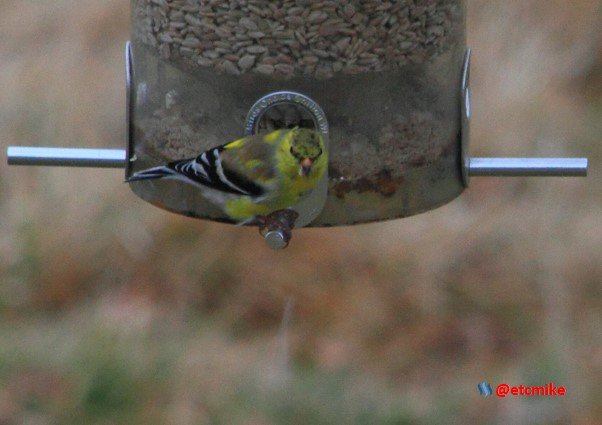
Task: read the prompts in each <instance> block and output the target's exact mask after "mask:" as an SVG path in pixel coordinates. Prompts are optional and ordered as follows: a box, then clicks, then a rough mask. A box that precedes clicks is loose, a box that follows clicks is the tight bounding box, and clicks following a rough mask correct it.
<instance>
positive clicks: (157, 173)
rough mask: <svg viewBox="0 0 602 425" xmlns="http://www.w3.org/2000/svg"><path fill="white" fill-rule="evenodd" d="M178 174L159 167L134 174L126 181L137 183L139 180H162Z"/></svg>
mask: <svg viewBox="0 0 602 425" xmlns="http://www.w3.org/2000/svg"><path fill="white" fill-rule="evenodd" d="M176 176H177V173H176V172H175V171H174V170H172V169H171V168H168V167H165V166H159V167H154V168H149V169H147V170H142V171H138V172H137V173H134V174H132V175H131V176H130V177H129V178H127V179H126V180H125V181H126V183H130V182H135V181H139V180H154V179H162V178H165V177H176Z"/></svg>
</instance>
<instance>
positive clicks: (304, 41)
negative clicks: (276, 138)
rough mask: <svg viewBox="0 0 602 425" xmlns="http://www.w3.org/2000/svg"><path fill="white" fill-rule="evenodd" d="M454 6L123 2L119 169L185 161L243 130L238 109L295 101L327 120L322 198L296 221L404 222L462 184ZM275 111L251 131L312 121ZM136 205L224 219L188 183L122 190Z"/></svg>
mask: <svg viewBox="0 0 602 425" xmlns="http://www.w3.org/2000/svg"><path fill="white" fill-rule="evenodd" d="M464 26H465V12H464V2H463V1H462V0H434V1H430V2H416V1H409V0H407V1H406V0H399V1H392V2H382V1H345V0H342V1H336V2H335V1H326V0H322V1H316V0H313V1H312V0H296V1H293V0H280V1H261V0H255V1H243V0H240V1H237V0H231V1H227V2H223V1H200V0H186V1H185V0H173V1H168V0H132V31H133V34H132V55H133V82H132V90H133V96H132V123H133V128H132V136H133V137H132V139H133V140H132V143H133V145H132V146H131V147H130V155H135V158H136V160H135V161H134V162H133V163H132V164H131V167H129V169H128V173H132V172H135V171H139V170H142V169H144V168H147V167H150V166H154V165H158V164H163V163H165V162H167V161H172V160H176V159H183V158H189V157H194V156H196V155H198V154H199V153H200V152H201V151H203V150H206V149H208V148H211V147H213V146H216V145H220V144H223V143H226V142H228V141H231V140H235V139H237V138H239V137H241V136H243V135H244V134H245V128H246V127H247V125H248V123H247V115H248V113H249V109H250V108H251V107H252V106H253V105H254V104H255V103H256V102H257V100H259V99H261V98H262V97H264V96H266V95H268V94H270V93H274V92H279V91H294V92H298V93H302V94H304V95H306V96H308V97H309V98H311V99H312V100H314V101H315V102H316V103H317V104H319V106H320V107H321V109H322V110H323V111H324V113H325V115H326V117H327V120H328V124H329V130H330V135H329V140H330V164H329V179H328V182H327V183H328V195H327V198H326V202H325V204H324V207H323V210H322V212H321V213H320V214H319V215H318V217H317V218H316V219H315V220H313V222H312V223H311V224H310V226H328V225H344V224H353V223H360V222H368V221H376V220H385V219H391V218H397V217H405V216H410V215H413V214H417V213H420V212H422V211H426V210H430V209H433V208H435V207H438V206H440V205H442V204H445V203H447V202H449V201H451V200H452V199H454V198H455V197H457V196H458V195H459V194H460V193H461V192H462V190H463V188H464V187H463V184H462V178H461V167H460V140H459V135H460V122H461V119H460V92H461V91H460V87H461V77H462V64H463V57H464V53H465V50H466V44H465V35H464ZM314 124H315V123H314V121H312V119H311V117H310V116H307V114H306V111H303V110H300V109H299V108H295V107H291V106H290V105H288V106H287V105H279V106H275V107H274V108H273V109H272V110H270V111H269V112H268V113H266V114H265V118H264V119H263V121H262V123H260V125H259V131H268V130H270V129H272V128H281V127H291V126H295V125H301V126H311V125H314ZM132 189H133V190H134V192H135V193H136V194H138V195H139V196H140V197H142V198H143V199H146V200H147V201H149V202H151V203H153V204H155V205H157V206H160V207H162V208H165V209H168V210H171V211H174V212H178V213H180V214H185V215H189V216H193V217H199V218H209V219H214V220H224V221H227V217H226V216H225V215H224V213H223V212H222V211H220V210H219V209H218V208H216V207H215V206H213V205H212V204H211V202H210V201H208V200H207V199H205V198H204V197H203V195H202V194H201V193H200V192H199V191H198V190H197V189H196V188H194V187H192V186H187V185H185V184H181V183H178V182H175V181H148V182H140V183H137V184H135V185H132Z"/></svg>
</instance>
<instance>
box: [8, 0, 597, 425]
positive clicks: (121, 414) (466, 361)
mask: <svg viewBox="0 0 602 425" xmlns="http://www.w3.org/2000/svg"><path fill="white" fill-rule="evenodd" d="M467 8H468V16H469V22H468V41H469V45H470V46H471V47H472V48H473V51H474V56H473V68H472V84H473V106H474V120H473V129H472V136H473V137H472V147H471V151H472V154H473V155H475V156H555V155H558V156H588V157H589V158H590V164H591V171H590V176H589V177H588V178H587V179H552V178H550V179H496V178H479V179H473V181H472V184H471V187H470V189H469V190H467V191H466V193H465V194H463V195H462V196H461V197H460V198H459V199H457V200H455V201H454V202H453V203H451V204H449V205H447V206H445V207H443V208H440V209H438V210H436V211H432V212H430V213H427V214H423V215H420V216H417V217H413V218H409V219H405V220H400V221H392V222H387V223H381V224H371V225H365V226H358V227H352V228H341V229H324V230H318V229H312V230H304V231H300V232H298V233H297V236H296V237H295V239H294V241H293V243H292V245H291V246H290V247H289V248H288V249H287V250H285V251H284V252H271V251H269V250H267V249H266V248H265V247H264V246H263V242H262V241H261V240H260V238H259V237H258V236H257V235H256V231H255V230H253V229H241V228H234V227H231V226H227V225H221V224H215V223H209V222H203V221H195V220H192V219H187V218H184V217H179V216H176V215H172V214H168V213H165V212H163V211H161V210H158V209H155V208H153V207H152V206H150V205H149V204H146V203H144V202H143V201H141V200H139V199H138V198H136V197H135V196H134V195H133V194H132V193H131V192H130V191H129V189H128V187H127V186H126V185H124V184H122V181H123V176H122V173H120V172H118V171H110V170H77V169H53V168H19V167H10V168H9V167H7V166H6V165H5V160H4V159H2V163H3V165H0V424H2V425H5V424H35V425H38V424H39V425H45V424H83V423H86V424H117V423H119V424H121V423H128V424H183V425H186V424H254V425H263V424H305V423H307V424H332V423H353V424H410V423H434V424H439V423H440V424H452V423H458V424H464V423H477V422H479V423H488V424H507V423H516V424H519V423H521V424H566V423H574V424H594V423H599V422H597V420H599V418H600V417H602V408H601V402H602V397H601V396H600V394H601V393H600V391H601V390H602V387H601V385H600V382H601V381H602V380H601V379H600V378H601V376H602V341H601V334H602V333H601V329H602V326H601V317H600V308H601V307H602V302H601V300H602V298H601V297H600V295H601V293H600V292H601V286H600V282H601V280H602V261H601V257H602V256H601V254H602V249H601V248H602V208H601V207H602V185H601V183H602V175H601V174H600V168H599V167H598V164H599V163H600V160H601V159H602V146H601V144H600V142H601V139H600V135H601V134H602V120H601V118H602V62H601V58H602V37H601V32H600V17H601V14H600V3H599V2H598V1H595V0H575V1H571V2H567V1H565V0H521V1H502V0H495V1H494V0H492V1H485V0H468V2H467ZM128 14H129V2H127V1H125V0H104V1H96V0H80V1H77V2H76V1H66V0H57V1H53V2H39V1H35V0H4V1H1V2H0V64H1V65H0V87H2V93H1V95H0V143H1V144H2V149H3V150H5V147H6V146H8V145H32V144H33V145H36V144H39V145H42V146H45V145H49V146H93V147H107V148H109V147H113V148H122V147H123V146H124V137H125V123H124V107H125V106H124V103H125V101H124V96H125V93H124V76H123V45H124V43H125V41H126V40H127V39H128V30H129V28H128V16H129V15H128ZM483 380H488V381H490V382H491V383H492V384H497V383H501V382H507V383H510V384H515V385H518V384H525V385H538V384H544V383H547V382H550V381H554V382H556V383H557V384H559V385H566V386H567V388H568V395H567V397H565V398H562V399H560V398H550V399H543V398H533V399H527V398H521V399H504V400H501V399H497V398H495V399H492V398H489V399H484V398H480V397H479V395H478V393H477V390H476V384H477V383H479V382H481V381H483ZM596 418H598V419H596Z"/></svg>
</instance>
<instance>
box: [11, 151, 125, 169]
mask: <svg viewBox="0 0 602 425" xmlns="http://www.w3.org/2000/svg"><path fill="white" fill-rule="evenodd" d="M6 156H7V158H8V164H9V165H56V166H61V167H99V168H125V165H126V163H127V161H126V153H125V150H123V149H82V148H42V147H26V146H10V147H9V148H8V149H7V151H6Z"/></svg>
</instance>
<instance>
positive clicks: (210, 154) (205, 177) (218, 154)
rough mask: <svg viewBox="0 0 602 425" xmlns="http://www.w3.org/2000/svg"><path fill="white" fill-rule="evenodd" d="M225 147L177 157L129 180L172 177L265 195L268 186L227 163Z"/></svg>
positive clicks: (237, 191) (236, 192) (196, 183)
mask: <svg viewBox="0 0 602 425" xmlns="http://www.w3.org/2000/svg"><path fill="white" fill-rule="evenodd" d="M224 150H225V147H224V146H218V147H215V148H212V149H209V150H208V151H206V152H203V153H202V154H200V155H199V156H197V157H196V158H193V159H183V160H179V161H173V162H170V163H169V164H167V165H163V166H159V167H153V168H149V169H147V170H143V171H139V172H137V173H134V174H133V175H132V176H131V177H130V178H129V179H128V180H127V181H128V182H133V181H139V180H153V179H163V178H169V179H175V180H180V181H184V182H186V183H190V184H193V185H196V186H202V187H205V188H211V189H215V190H218V191H220V192H224V193H229V194H234V195H247V196H252V197H260V196H262V195H264V193H265V189H264V187H262V186H260V185H259V184H257V183H255V182H253V181H252V180H250V179H248V178H247V177H245V176H244V175H242V174H241V173H239V172H237V171H236V170H233V169H232V168H231V167H227V166H225V165H224V163H223V161H222V153H223V152H224Z"/></svg>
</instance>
